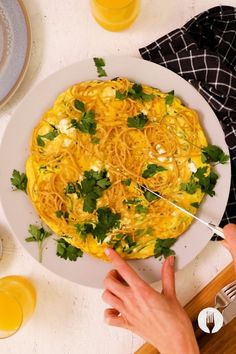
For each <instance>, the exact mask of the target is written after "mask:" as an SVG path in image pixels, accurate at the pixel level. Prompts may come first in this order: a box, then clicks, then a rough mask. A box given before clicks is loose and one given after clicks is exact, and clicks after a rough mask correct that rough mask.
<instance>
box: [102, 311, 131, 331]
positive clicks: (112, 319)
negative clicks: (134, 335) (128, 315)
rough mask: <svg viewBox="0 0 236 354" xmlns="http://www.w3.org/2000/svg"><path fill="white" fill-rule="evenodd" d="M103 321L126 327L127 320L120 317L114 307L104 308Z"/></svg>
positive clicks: (110, 324) (111, 324)
mask: <svg viewBox="0 0 236 354" xmlns="http://www.w3.org/2000/svg"><path fill="white" fill-rule="evenodd" d="M104 321H105V322H106V323H107V324H108V325H109V326H116V327H122V328H127V327H128V326H127V321H126V320H125V319H124V317H122V316H121V315H120V313H119V311H117V310H116V309H106V310H105V312H104Z"/></svg>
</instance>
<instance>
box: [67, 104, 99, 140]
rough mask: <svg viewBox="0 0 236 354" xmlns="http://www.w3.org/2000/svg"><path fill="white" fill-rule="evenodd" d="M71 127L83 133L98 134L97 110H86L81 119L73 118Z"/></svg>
mask: <svg viewBox="0 0 236 354" xmlns="http://www.w3.org/2000/svg"><path fill="white" fill-rule="evenodd" d="M70 124H71V125H70V128H75V129H78V130H80V131H81V132H82V133H87V134H90V135H94V134H96V128H97V123H96V120H95V112H94V111H93V110H90V111H87V112H84V113H83V115H82V118H81V120H80V121H78V120H77V119H74V118H73V119H71V121H70Z"/></svg>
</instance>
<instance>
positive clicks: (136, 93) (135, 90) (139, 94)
mask: <svg viewBox="0 0 236 354" xmlns="http://www.w3.org/2000/svg"><path fill="white" fill-rule="evenodd" d="M128 97H129V98H131V99H133V100H143V101H151V100H153V99H154V97H155V96H154V95H153V94H148V93H145V92H143V87H142V85H140V84H133V86H132V87H129V89H128Z"/></svg>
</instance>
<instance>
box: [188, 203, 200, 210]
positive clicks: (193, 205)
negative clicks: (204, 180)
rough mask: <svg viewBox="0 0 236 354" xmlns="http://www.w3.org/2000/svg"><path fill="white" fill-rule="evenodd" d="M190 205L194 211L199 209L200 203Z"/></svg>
mask: <svg viewBox="0 0 236 354" xmlns="http://www.w3.org/2000/svg"><path fill="white" fill-rule="evenodd" d="M190 205H191V206H192V207H194V208H196V209H197V208H199V207H200V203H198V202H193V203H191V204H190Z"/></svg>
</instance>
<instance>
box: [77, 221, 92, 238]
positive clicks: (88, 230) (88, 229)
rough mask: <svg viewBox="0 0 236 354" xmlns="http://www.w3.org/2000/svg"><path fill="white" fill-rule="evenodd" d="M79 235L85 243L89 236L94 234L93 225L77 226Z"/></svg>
mask: <svg viewBox="0 0 236 354" xmlns="http://www.w3.org/2000/svg"><path fill="white" fill-rule="evenodd" d="M75 228H76V231H77V233H78V234H79V235H80V238H81V239H82V240H83V241H85V240H86V238H87V235H88V234H92V232H93V225H92V224H89V223H85V224H76V225H75Z"/></svg>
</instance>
